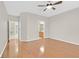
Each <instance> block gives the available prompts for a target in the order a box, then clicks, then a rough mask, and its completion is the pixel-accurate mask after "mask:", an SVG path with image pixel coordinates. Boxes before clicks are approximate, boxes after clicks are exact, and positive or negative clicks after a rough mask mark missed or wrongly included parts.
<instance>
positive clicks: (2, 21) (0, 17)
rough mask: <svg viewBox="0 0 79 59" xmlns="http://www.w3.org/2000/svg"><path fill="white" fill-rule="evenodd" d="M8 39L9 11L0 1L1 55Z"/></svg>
mask: <svg viewBox="0 0 79 59" xmlns="http://www.w3.org/2000/svg"><path fill="white" fill-rule="evenodd" d="M6 41H7V11H6V8H5V6H4V4H3V2H1V1H0V57H1V55H2V53H3V49H4V47H5V44H6Z"/></svg>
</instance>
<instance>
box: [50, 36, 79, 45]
mask: <svg viewBox="0 0 79 59" xmlns="http://www.w3.org/2000/svg"><path fill="white" fill-rule="evenodd" d="M50 39H55V40H60V41H63V42H67V43H71V44H75V45H79V43H75V42H71V41H67V40H63V39H61V38H55V37H51V38H50Z"/></svg>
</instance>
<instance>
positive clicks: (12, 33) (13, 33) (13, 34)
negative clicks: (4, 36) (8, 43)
mask: <svg viewBox="0 0 79 59" xmlns="http://www.w3.org/2000/svg"><path fill="white" fill-rule="evenodd" d="M18 27H19V24H18V21H13V20H10V21H9V40H10V39H18V35H19V31H18Z"/></svg>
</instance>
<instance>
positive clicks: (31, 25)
mask: <svg viewBox="0 0 79 59" xmlns="http://www.w3.org/2000/svg"><path fill="white" fill-rule="evenodd" d="M20 20H21V39H22V40H27V41H31V40H37V39H38V37H39V31H38V30H39V29H38V25H39V23H40V21H45V24H47V18H46V17H43V16H39V15H35V14H32V13H22V14H21V16H20ZM45 26H47V25H45ZM47 32H48V30H47V29H46V30H45V33H46V34H47ZM47 36H48V35H46V37H47Z"/></svg>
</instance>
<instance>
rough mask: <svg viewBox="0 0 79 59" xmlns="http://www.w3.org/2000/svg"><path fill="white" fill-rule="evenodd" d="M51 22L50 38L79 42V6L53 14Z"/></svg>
mask: <svg viewBox="0 0 79 59" xmlns="http://www.w3.org/2000/svg"><path fill="white" fill-rule="evenodd" d="M49 22H50V23H49V34H50V35H49V36H50V38H53V39H57V40H62V41H67V42H71V43H74V44H79V8H77V9H74V10H71V11H68V12H65V13H62V14H59V15H56V16H53V17H51V18H50V20H49Z"/></svg>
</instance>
